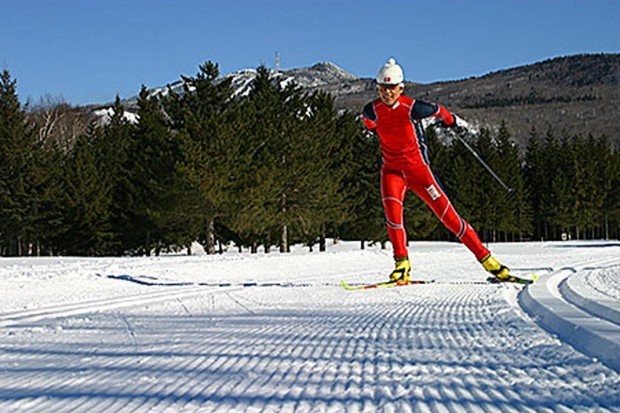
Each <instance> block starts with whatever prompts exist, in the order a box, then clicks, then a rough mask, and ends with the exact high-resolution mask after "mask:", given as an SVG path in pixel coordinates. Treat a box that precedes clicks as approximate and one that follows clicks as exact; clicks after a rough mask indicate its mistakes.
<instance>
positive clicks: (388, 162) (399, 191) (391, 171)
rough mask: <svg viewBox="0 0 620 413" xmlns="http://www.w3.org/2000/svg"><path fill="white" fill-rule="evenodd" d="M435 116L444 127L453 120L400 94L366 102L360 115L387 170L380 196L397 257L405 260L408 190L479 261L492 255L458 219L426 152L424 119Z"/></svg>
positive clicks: (438, 107)
mask: <svg viewBox="0 0 620 413" xmlns="http://www.w3.org/2000/svg"><path fill="white" fill-rule="evenodd" d="M427 117H435V118H439V119H441V120H442V121H443V122H444V123H445V124H446V125H452V124H453V123H454V122H455V119H454V116H453V115H452V114H451V113H450V112H448V111H447V110H446V108H444V107H443V106H441V105H437V104H431V103H426V102H423V101H420V100H415V99H412V98H410V97H407V96H404V95H401V96H400V97H399V98H398V100H397V101H396V103H395V104H394V105H392V106H388V105H386V104H385V103H383V101H381V99H376V100H374V101H372V102H370V103H368V104H367V105H366V106H365V107H364V110H363V112H362V120H363V121H364V124H365V125H366V127H367V128H368V129H370V130H372V131H375V132H376V133H377V134H378V135H379V142H380V144H381V153H382V155H383V167H382V169H381V197H382V199H383V207H384V209H385V216H386V220H387V228H388V235H389V237H390V241H391V242H392V245H393V247H394V257H395V258H403V257H407V256H408V254H407V234H406V232H405V226H404V221H403V202H404V199H405V193H406V191H407V190H408V189H410V190H412V191H414V192H415V193H416V194H417V195H418V196H419V197H420V198H422V199H423V200H424V202H426V204H427V205H428V206H429V207H430V208H431V209H432V210H433V212H434V213H435V215H437V217H438V218H439V219H440V220H441V222H442V223H443V225H444V226H445V227H446V228H448V229H449V230H450V231H452V232H453V233H454V234H455V235H456V236H457V238H458V239H459V240H460V241H461V242H462V243H463V244H465V246H467V248H469V250H470V251H471V252H472V253H473V254H474V255H475V256H476V258H477V259H478V260H482V259H484V258H485V257H487V256H488V255H489V254H490V252H489V250H488V249H486V248H485V247H484V245H482V243H481V242H480V239H479V238H478V235H477V234H476V232H475V231H474V229H473V228H472V227H471V225H469V224H468V223H467V222H466V221H465V220H464V219H463V218H461V217H460V216H459V214H458V213H457V212H456V209H455V208H454V206H453V205H452V203H451V202H450V200H449V199H448V197H447V196H446V194H445V192H444V191H443V188H442V187H441V185H439V183H438V182H437V179H436V178H435V176H434V175H433V172H432V171H431V169H430V167H429V160H428V154H427V152H428V148H427V146H426V138H425V136H424V129H423V127H422V124H421V123H420V121H421V120H422V119H423V118H427Z"/></svg>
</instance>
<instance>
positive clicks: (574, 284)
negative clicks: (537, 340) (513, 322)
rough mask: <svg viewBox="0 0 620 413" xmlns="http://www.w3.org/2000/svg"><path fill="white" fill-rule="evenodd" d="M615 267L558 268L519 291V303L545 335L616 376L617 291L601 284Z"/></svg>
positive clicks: (619, 363)
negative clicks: (544, 330) (557, 340)
mask: <svg viewBox="0 0 620 413" xmlns="http://www.w3.org/2000/svg"><path fill="white" fill-rule="evenodd" d="M619 266H620V260H610V261H602V262H599V263H596V264H594V265H593V264H591V263H590V264H587V265H581V266H571V267H566V268H561V269H559V270H556V271H553V272H551V273H550V274H548V275H544V276H542V277H541V278H540V279H539V280H538V283H536V284H533V285H530V286H529V287H528V288H526V289H524V290H523V291H522V292H521V294H520V295H519V302H520V304H521V306H522V307H523V308H524V309H525V311H526V312H527V313H528V314H529V315H530V316H531V317H532V318H533V319H534V320H535V321H537V322H538V323H539V324H540V325H541V326H543V327H544V328H545V329H546V330H547V331H549V332H550V333H552V334H556V335H557V336H558V338H559V339H561V340H562V341H564V342H567V343H569V344H571V345H572V346H574V347H575V348H576V349H578V350H580V351H582V352H584V353H585V354H588V355H589V356H591V357H594V358H596V359H599V360H600V361H601V362H602V363H604V364H605V365H607V366H608V367H610V368H612V369H613V370H615V371H616V372H620V300H619V297H620V285H618V284H617V281H616V280H614V279H609V280H606V279H605V274H606V272H607V271H608V270H610V269H613V268H617V267H619ZM599 283H606V284H605V287H606V288H605V289H603V290H602V291H601V290H599V289H597V284H599ZM609 283H612V284H611V285H610V284H609Z"/></svg>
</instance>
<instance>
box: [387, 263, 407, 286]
mask: <svg viewBox="0 0 620 413" xmlns="http://www.w3.org/2000/svg"><path fill="white" fill-rule="evenodd" d="M394 261H395V266H394V271H392V273H391V274H390V282H395V283H396V284H398V285H404V284H408V283H409V275H410V273H411V263H410V262H409V258H407V257H404V258H395V259H394Z"/></svg>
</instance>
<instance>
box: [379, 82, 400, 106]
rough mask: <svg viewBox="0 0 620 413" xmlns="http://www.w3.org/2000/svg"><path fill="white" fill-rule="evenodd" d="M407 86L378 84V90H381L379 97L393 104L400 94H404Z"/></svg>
mask: <svg viewBox="0 0 620 413" xmlns="http://www.w3.org/2000/svg"><path fill="white" fill-rule="evenodd" d="M404 90H405V88H403V87H402V86H401V85H382V84H379V85H377V91H378V92H379V97H380V98H381V100H382V101H383V103H385V104H386V105H388V106H392V105H393V104H394V103H396V101H397V100H398V98H399V97H400V95H402V93H403V91H404Z"/></svg>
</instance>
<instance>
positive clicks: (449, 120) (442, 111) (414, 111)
mask: <svg viewBox="0 0 620 413" xmlns="http://www.w3.org/2000/svg"><path fill="white" fill-rule="evenodd" d="M430 117H433V118H437V119H439V120H441V122H442V123H443V125H444V126H447V127H452V126H456V117H455V116H454V115H453V114H452V113H450V111H449V110H448V109H446V108H445V107H443V106H442V105H440V104H438V103H427V102H424V101H423V100H416V101H415V102H414V103H413V107H412V108H411V120H413V121H420V120H422V119H424V118H430Z"/></svg>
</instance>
